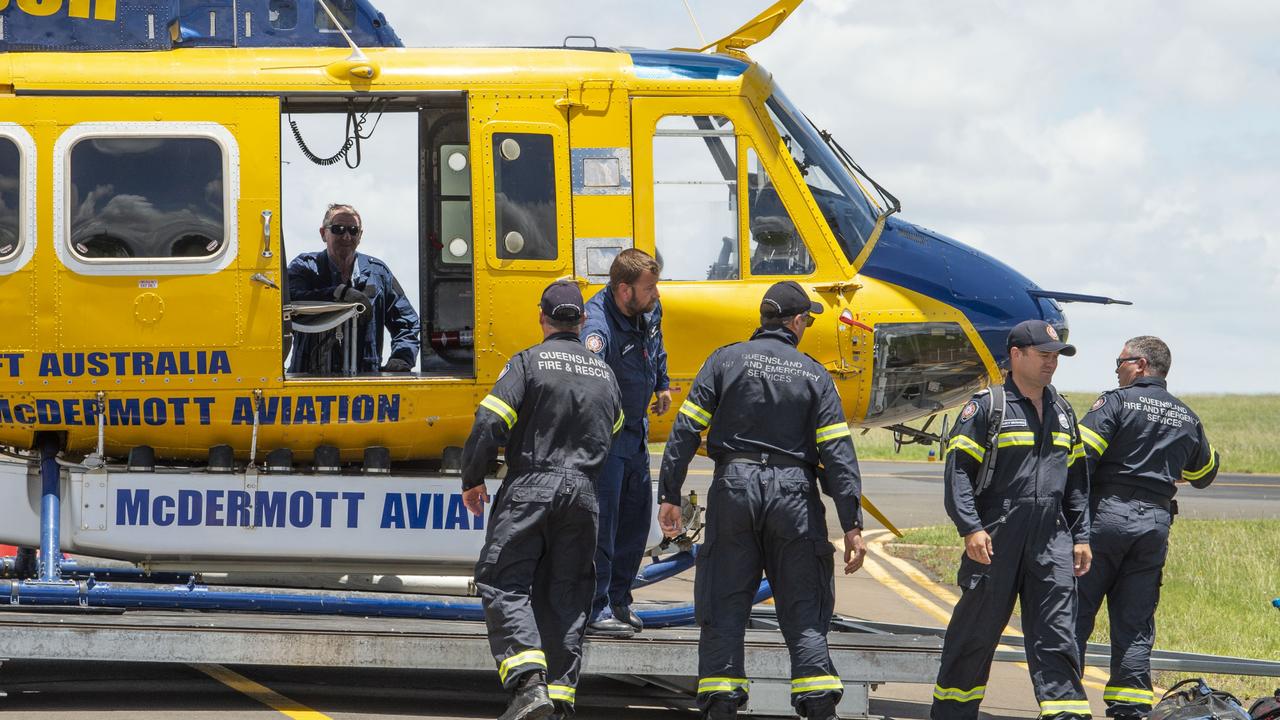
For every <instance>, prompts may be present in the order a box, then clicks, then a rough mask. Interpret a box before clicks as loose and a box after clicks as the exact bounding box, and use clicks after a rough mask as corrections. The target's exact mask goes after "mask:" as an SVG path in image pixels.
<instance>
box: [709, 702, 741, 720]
mask: <svg viewBox="0 0 1280 720" xmlns="http://www.w3.org/2000/svg"><path fill="white" fill-rule="evenodd" d="M702 717H704V718H707V720H733V718H736V717H738V702H737V701H736V700H730V699H728V698H718V699H716V700H712V701H711V704H710V705H708V706H707V709H706V710H703V711H702Z"/></svg>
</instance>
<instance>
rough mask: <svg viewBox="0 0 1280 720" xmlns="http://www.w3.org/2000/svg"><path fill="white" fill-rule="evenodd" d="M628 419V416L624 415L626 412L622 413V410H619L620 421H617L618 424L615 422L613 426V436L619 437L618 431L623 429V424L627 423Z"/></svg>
mask: <svg viewBox="0 0 1280 720" xmlns="http://www.w3.org/2000/svg"><path fill="white" fill-rule="evenodd" d="M626 419H627V414H626V413H624V412H622V411H621V410H619V411H618V421H617V422H615V423H614V424H613V434H614V435H617V434H618V431H619V430H621V429H622V423H623V421H625V420H626Z"/></svg>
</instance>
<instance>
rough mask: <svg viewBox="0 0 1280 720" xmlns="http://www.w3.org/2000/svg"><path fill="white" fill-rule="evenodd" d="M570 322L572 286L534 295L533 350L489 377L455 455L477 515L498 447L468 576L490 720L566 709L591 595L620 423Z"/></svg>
mask: <svg viewBox="0 0 1280 720" xmlns="http://www.w3.org/2000/svg"><path fill="white" fill-rule="evenodd" d="M582 318H583V310H582V293H581V292H580V291H579V290H578V286H577V285H575V284H573V283H570V282H557V283H553V284H552V285H550V286H549V287H548V288H547V289H546V290H545V291H544V292H543V293H542V302H541V312H540V314H539V317H538V321H539V322H540V323H541V325H542V335H543V338H544V340H543V342H542V343H541V344H539V345H535V346H533V347H531V348H529V349H528V350H524V351H522V352H519V353H516V355H515V356H514V357H512V358H511V362H509V363H507V366H506V367H505V368H503V369H502V372H501V373H499V374H498V381H497V382H496V383H495V384H494V386H493V390H492V392H490V393H489V394H488V395H487V396H485V398H484V399H483V400H481V401H480V406H479V407H478V408H476V419H475V424H474V425H472V427H471V436H470V437H468V438H467V443H466V446H465V447H464V448H463V451H462V489H463V495H462V499H463V502H464V503H466V506H467V508H468V509H470V510H471V512H473V513H475V514H476V515H481V514H483V513H484V503H486V502H488V500H489V495H488V492H487V491H486V489H485V485H484V478H485V473H486V472H487V471H488V470H489V467H490V465H491V464H492V463H493V462H494V460H495V459H496V458H497V455H498V448H500V447H505V448H506V452H505V460H506V464H507V476H506V479H505V480H504V481H503V483H502V487H501V489H499V490H498V492H497V496H496V499H495V500H494V505H493V511H492V512H491V513H490V516H489V527H488V531H487V532H488V534H487V535H486V536H485V543H484V549H483V550H481V551H480V560H479V562H477V563H476V574H475V579H476V588H477V590H478V591H479V593H480V597H481V599H482V601H483V603H484V610H485V621H486V623H487V624H488V626H489V647H490V650H491V651H492V652H493V656H494V659H495V660H496V661H497V663H498V677H499V679H501V681H502V684H503V686H504V687H505V688H507V689H508V690H510V691H511V692H512V693H513V695H512V699H511V703H510V705H509V706H508V707H507V710H506V712H505V713H503V714H502V716H501V718H500V720H532V719H534V718H542V717H546V716H547V715H549V714H551V713H552V712H558V713H560V715H561V716H565V715H569V714H571V713H572V711H573V707H574V700H575V695H576V688H577V682H578V674H579V672H580V670H581V667H582V633H583V629H584V628H585V626H586V620H587V612H588V610H589V609H590V607H591V597H592V594H593V593H594V590H595V570H594V567H593V565H592V558H593V555H594V552H595V545H596V514H597V512H598V510H597V503H596V494H595V482H596V478H597V477H598V476H599V474H600V470H601V468H602V467H603V466H604V461H605V456H606V455H607V454H608V452H609V445H610V444H611V443H612V442H613V437H614V435H616V434H617V432H618V430H619V429H621V427H622V423H623V415H622V398H621V395H620V393H619V391H618V383H617V381H616V380H614V377H613V371H611V370H610V369H609V366H608V365H607V364H606V363H605V362H604V361H603V360H600V359H599V358H597V357H595V356H594V355H592V354H591V353H589V352H587V350H586V348H584V347H583V346H582V343H581V342H580V341H579V340H578V332H579V331H580V330H581V328H582ZM544 639H545V641H546V645H545V646H544V645H543V641H544Z"/></svg>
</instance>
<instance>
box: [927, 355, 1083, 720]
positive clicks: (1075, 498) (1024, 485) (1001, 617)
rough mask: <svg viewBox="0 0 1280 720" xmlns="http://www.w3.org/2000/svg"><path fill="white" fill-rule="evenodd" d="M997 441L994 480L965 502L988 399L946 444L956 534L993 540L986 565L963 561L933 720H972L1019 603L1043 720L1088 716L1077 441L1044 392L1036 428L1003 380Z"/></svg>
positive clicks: (1064, 410) (1070, 422)
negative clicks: (1079, 618) (1080, 628)
mask: <svg viewBox="0 0 1280 720" xmlns="http://www.w3.org/2000/svg"><path fill="white" fill-rule="evenodd" d="M1004 394H1005V410H1004V418H1003V421H1002V423H1001V426H1000V432H999V434H998V435H997V436H996V443H997V446H998V447H997V450H996V462H995V468H994V475H993V476H992V479H991V484H990V486H989V487H988V488H987V489H986V490H985V491H984V492H983V493H982V494H980V495H978V496H977V497H976V498H975V497H974V487H975V481H974V478H976V477H977V476H978V470H979V467H980V466H981V464H982V460H983V458H984V457H985V455H986V452H987V450H986V449H985V444H986V439H987V425H988V411H989V408H990V406H991V393H990V391H988V390H983V391H982V392H980V393H978V394H977V395H975V396H974V398H973V399H972V400H970V401H969V403H968V404H966V405H965V406H964V408H963V409H962V410H961V411H960V415H959V417H958V419H957V420H956V425H955V429H954V430H953V431H952V433H951V439H950V441H949V442H948V444H947V463H946V469H945V487H944V490H945V504H946V509H947V514H948V515H950V516H951V519H952V521H953V522H954V523H955V525H956V529H957V530H959V531H960V534H961V535H962V536H967V535H970V534H972V533H974V532H977V531H978V530H984V529H985V530H986V531H987V532H988V533H990V535H991V539H992V550H993V552H994V556H993V557H992V559H991V564H990V565H983V564H981V563H978V562H975V561H974V560H971V559H969V557H968V556H967V555H966V556H965V557H964V558H962V559H961V561H960V572H959V574H958V577H957V582H958V584H959V585H960V589H961V596H960V602H958V603H956V608H955V612H953V613H952V615H951V622H950V623H949V624H948V625H947V635H946V639H945V640H944V642H943V648H942V667H941V669H940V670H939V671H938V684H937V685H936V686H935V687H934V689H933V708H932V710H931V712H930V716H931V717H932V718H933V719H934V720H974V719H975V718H977V717H978V705H979V704H980V703H981V702H982V698H983V696H984V695H985V694H986V689H987V677H988V676H989V675H990V672H991V660H992V657H993V656H994V654H995V649H996V645H998V644H999V642H1000V635H1001V633H1002V632H1003V631H1004V628H1005V625H1007V624H1008V622H1009V617H1010V615H1012V613H1013V604H1014V602H1015V601H1017V600H1019V599H1020V600H1021V601H1022V630H1023V633H1024V634H1025V635H1026V652H1027V664H1028V665H1029V666H1030V670H1031V680H1032V683H1033V685H1034V686H1035V693H1036V699H1037V700H1038V701H1039V702H1040V716H1041V717H1042V718H1083V717H1089V716H1090V711H1089V701H1088V700H1087V699H1086V698H1085V694H1084V688H1083V687H1082V686H1081V684H1080V673H1081V667H1080V659H1079V656H1078V654H1077V651H1076V638H1075V631H1076V578H1075V572H1074V568H1073V556H1072V544H1073V543H1087V542H1089V522H1088V516H1087V510H1088V508H1087V505H1088V488H1087V482H1088V478H1087V476H1086V475H1085V471H1084V467H1085V464H1084V463H1083V462H1078V460H1079V459H1080V457H1081V456H1082V454H1083V449H1082V448H1081V447H1080V445H1079V444H1078V443H1076V442H1075V441H1074V438H1075V425H1076V423H1075V416H1074V415H1073V414H1072V412H1071V406H1070V405H1067V404H1066V402H1065V401H1064V400H1060V398H1059V395H1058V393H1057V391H1055V390H1054V389H1053V386H1048V387H1046V388H1045V389H1044V394H1043V396H1042V398H1041V403H1042V405H1041V407H1042V408H1043V411H1044V419H1043V421H1042V420H1041V419H1040V418H1039V417H1038V416H1037V414H1036V410H1035V407H1034V406H1033V405H1032V404H1031V401H1030V400H1028V399H1027V398H1026V397H1024V396H1023V395H1022V393H1021V392H1020V391H1019V390H1018V386H1017V385H1016V384H1014V382H1013V380H1012V379H1010V380H1008V381H1007V382H1006V383H1005V384H1004Z"/></svg>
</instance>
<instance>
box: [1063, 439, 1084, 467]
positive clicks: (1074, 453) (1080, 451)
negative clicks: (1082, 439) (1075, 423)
mask: <svg viewBox="0 0 1280 720" xmlns="http://www.w3.org/2000/svg"><path fill="white" fill-rule="evenodd" d="M1083 459H1084V445H1083V444H1081V443H1076V444H1075V445H1072V446H1071V456H1070V458H1069V459H1068V460H1067V467H1071V466H1072V465H1075V464H1076V461H1077V460H1083Z"/></svg>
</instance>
